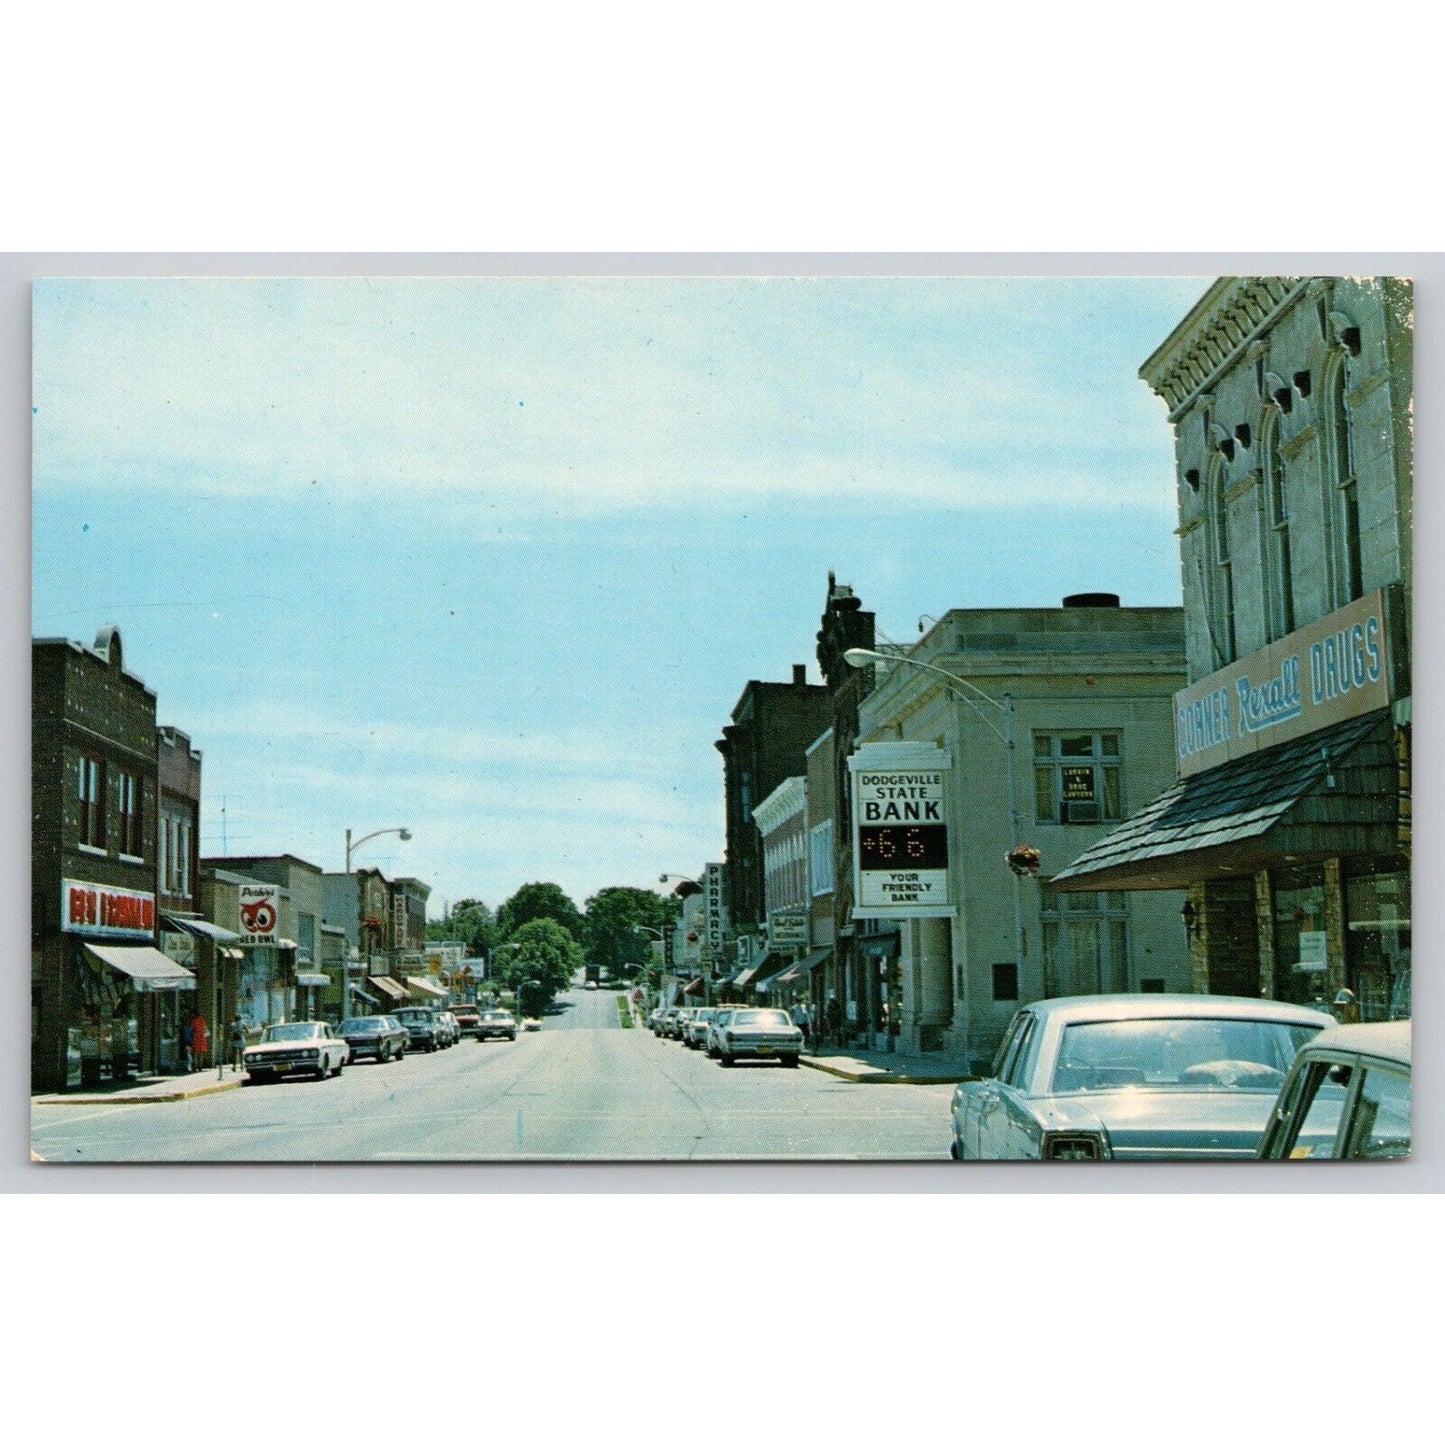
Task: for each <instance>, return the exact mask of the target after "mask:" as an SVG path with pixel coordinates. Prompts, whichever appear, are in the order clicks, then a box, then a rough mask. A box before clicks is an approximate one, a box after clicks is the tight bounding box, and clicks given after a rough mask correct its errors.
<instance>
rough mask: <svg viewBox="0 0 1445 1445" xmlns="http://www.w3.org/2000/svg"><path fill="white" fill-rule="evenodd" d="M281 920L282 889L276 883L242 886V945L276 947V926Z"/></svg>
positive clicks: (240, 919)
mask: <svg viewBox="0 0 1445 1445" xmlns="http://www.w3.org/2000/svg"><path fill="white" fill-rule="evenodd" d="M280 919H281V889H280V888H279V887H278V886H277V885H276V884H274V883H243V884H241V886H240V917H239V923H240V934H241V939H240V941H241V942H242V943H252V944H260V945H262V946H266V947H271V948H274V947H275V946H276V925H277V924H278V923H279V922H280Z"/></svg>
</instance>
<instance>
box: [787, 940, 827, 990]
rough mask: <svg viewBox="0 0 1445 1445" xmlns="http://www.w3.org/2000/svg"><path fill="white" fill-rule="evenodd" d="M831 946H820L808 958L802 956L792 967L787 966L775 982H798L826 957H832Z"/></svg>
mask: <svg viewBox="0 0 1445 1445" xmlns="http://www.w3.org/2000/svg"><path fill="white" fill-rule="evenodd" d="M832 956H833V950H832V949H831V948H820V949H817V950H815V951H814V952H813V953H810V954H809V955H808V956H807V957H806V958H800V959H799V960H798V961H797V963H795V964H793V965H792V967H791V968H785V969H784V970H783V971H782V973H780V974H779V975H778V976H777V977H776V978H775V979H774V980H773V983H775V984H780V983H797V982H798V981H799V980H800V979H802V978H803V977H804V976H805V975H806V974H807V973H808V971H809V970H810V969H814V968H817V966H818V965H819V964H820V963H822V962H823V961H824V960H825V959H829V958H832Z"/></svg>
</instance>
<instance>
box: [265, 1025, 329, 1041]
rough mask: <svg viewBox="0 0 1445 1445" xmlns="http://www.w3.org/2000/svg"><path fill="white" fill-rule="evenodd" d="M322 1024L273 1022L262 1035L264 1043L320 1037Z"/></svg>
mask: <svg viewBox="0 0 1445 1445" xmlns="http://www.w3.org/2000/svg"><path fill="white" fill-rule="evenodd" d="M320 1033H321V1025H320V1024H272V1025H271V1026H270V1027H269V1028H268V1029H267V1030H266V1032H265V1034H264V1035H263V1037H262V1042H263V1043H268V1044H284V1043H291V1042H293V1041H294V1040H296V1039H314V1038H319V1037H320Z"/></svg>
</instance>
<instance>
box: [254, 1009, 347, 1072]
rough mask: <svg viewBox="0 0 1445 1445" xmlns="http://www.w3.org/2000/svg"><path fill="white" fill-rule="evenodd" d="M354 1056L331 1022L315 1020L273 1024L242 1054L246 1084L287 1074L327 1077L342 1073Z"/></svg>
mask: <svg viewBox="0 0 1445 1445" xmlns="http://www.w3.org/2000/svg"><path fill="white" fill-rule="evenodd" d="M350 1058H351V1045H350V1044H348V1043H347V1042H346V1040H345V1039H343V1038H342V1037H341V1036H340V1035H339V1034H336V1033H333V1032H332V1029H331V1025H330V1024H326V1023H320V1022H316V1021H310V1020H308V1021H306V1022H304V1023H292V1024H271V1025H270V1026H269V1027H268V1028H267V1029H266V1030H265V1032H264V1033H263V1034H262V1035H261V1040H260V1042H259V1043H255V1044H248V1045H247V1046H246V1048H245V1050H244V1052H243V1053H242V1055H241V1059H242V1062H243V1063H244V1064H245V1067H246V1077H245V1078H244V1079H242V1080H241V1083H242V1084H243V1085H244V1084H271V1083H275V1081H276V1080H277V1079H279V1078H282V1077H283V1076H284V1075H286V1074H311V1075H313V1076H314V1077H315V1078H318V1079H324V1078H326V1077H328V1075H329V1076H333V1077H334V1076H335V1075H337V1074H339V1073H340V1072H341V1071H342V1069H344V1068H345V1067H346V1064H347V1061H348V1060H349V1059H350Z"/></svg>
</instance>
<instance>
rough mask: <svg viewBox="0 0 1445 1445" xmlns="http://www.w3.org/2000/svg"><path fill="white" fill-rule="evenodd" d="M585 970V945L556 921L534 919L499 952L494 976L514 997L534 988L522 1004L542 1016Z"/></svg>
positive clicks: (517, 932)
mask: <svg viewBox="0 0 1445 1445" xmlns="http://www.w3.org/2000/svg"><path fill="white" fill-rule="evenodd" d="M581 967H582V946H581V944H579V943H578V942H577V940H576V939H575V938H573V937H572V935H571V934H570V933H569V932H568V931H567V930H566V929H565V928H563V927H562V925H561V924H560V923H558V922H557V921H556V920H555V919H551V918H534V919H533V920H532V921H531V922H530V923H524V924H523V925H522V926H521V927H520V928H519V929H517V931H516V932H515V933H514V934H513V935H512V936H511V938H509V939H508V940H507V942H506V943H505V944H504V945H503V946H502V947H501V948H499V949H498V950H497V952H496V955H495V969H494V973H495V974H496V975H498V976H500V977H501V978H502V979H503V980H504V981H505V982H506V983H507V984H508V985H509V986H510V987H511V988H512V990H513V992H514V993H515V992H519V991H520V990H522V989H523V987H524V986H526V985H531V987H529V988H528V989H527V992H526V994H524V995H523V997H522V998H519V1000H518V1003H519V1006H521V1005H522V1003H523V1002H525V1004H526V1007H527V1008H528V1009H529V1010H535V1011H536V1012H539V1013H540V1012H541V1011H542V1010H543V1009H545V1008H546V1007H547V1005H548V1004H550V1003H551V1002H552V1000H553V999H554V998H555V997H556V996H557V993H558V991H559V990H561V989H564V988H566V987H567V985H568V984H569V983H570V982H571V981H572V978H573V976H574V975H575V974H576V972H577V970H578V969H579V968H581Z"/></svg>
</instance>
